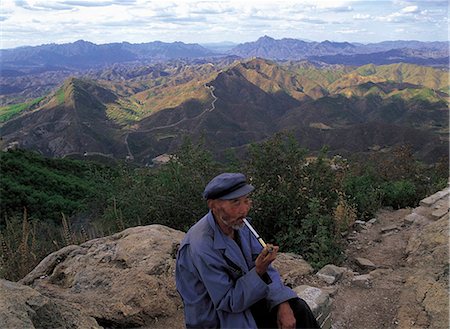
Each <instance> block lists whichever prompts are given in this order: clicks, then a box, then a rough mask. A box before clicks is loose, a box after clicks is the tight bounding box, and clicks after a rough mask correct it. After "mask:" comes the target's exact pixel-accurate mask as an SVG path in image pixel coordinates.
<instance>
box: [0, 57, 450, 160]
mask: <svg viewBox="0 0 450 329" xmlns="http://www.w3.org/2000/svg"><path fill="white" fill-rule="evenodd" d="M100 76H101V77H102V79H98V78H97V79H86V78H83V79H78V78H70V79H68V80H66V81H65V82H64V84H63V85H62V86H61V87H60V88H59V89H58V90H57V91H55V92H53V93H52V94H50V95H48V96H47V97H45V98H43V99H39V100H38V101H35V102H31V103H27V104H28V105H23V106H22V107H21V109H22V111H20V112H19V111H17V114H15V115H8V117H7V119H5V120H6V122H5V123H4V124H3V126H2V139H3V142H4V145H5V146H7V145H8V144H11V143H19V145H20V146H21V147H24V148H29V149H34V150H38V151H40V152H41V153H43V154H45V155H49V156H57V157H62V156H67V155H71V154H85V153H87V154H102V155H104V156H107V157H115V158H119V159H125V158H128V159H134V160H135V161H137V162H138V163H141V164H148V163H150V162H151V159H152V158H154V157H156V156H158V155H160V154H163V153H170V152H173V151H174V150H175V149H176V148H177V146H178V145H180V142H181V140H182V139H183V136H185V135H190V136H192V137H193V138H194V139H196V138H200V137H203V138H204V139H205V141H206V144H207V146H208V147H209V148H210V149H211V150H213V151H214V153H215V154H216V156H219V157H220V156H221V155H222V154H223V152H224V151H225V150H226V149H228V148H233V149H235V150H237V151H238V152H244V151H245V148H246V146H247V145H248V144H249V143H253V142H258V141H262V140H264V139H266V138H268V137H269V136H271V135H273V134H274V133H276V132H279V131H286V130H289V131H292V132H293V133H294V135H295V136H297V138H298V140H299V141H300V143H301V145H302V146H304V147H306V148H308V149H309V150H311V151H312V152H316V151H318V150H320V149H321V148H322V146H324V145H328V146H329V150H330V152H332V153H340V154H343V155H346V154H351V153H354V152H363V153H364V152H368V151H370V150H380V151H383V152H385V151H389V150H390V149H391V148H393V147H394V146H395V145H399V144H410V145H411V146H412V148H413V150H414V152H415V153H416V155H417V156H418V157H419V158H421V159H427V161H428V162H434V161H437V159H439V158H440V157H443V156H446V155H447V153H448V152H447V149H448V138H447V134H448V71H446V70H441V69H435V68H430V67H421V66H417V65H412V64H392V65H382V66H376V65H365V66H361V67H356V68H354V67H345V66H328V65H325V66H315V65H313V64H311V63H308V62H292V61H290V62H286V63H276V62H273V61H268V60H264V59H259V58H256V59H252V60H248V61H233V62H231V63H230V62H229V61H219V62H214V63H210V62H208V63H203V62H200V63H197V64H191V65H188V64H186V63H180V62H174V63H171V64H170V65H164V64H158V65H155V66H148V67H146V66H134V67H133V68H132V70H125V69H124V67H117V68H116V69H113V70H111V69H108V70H105V71H103V72H102V74H101V75H100ZM1 110H2V112H3V111H4V113H11V111H12V110H11V107H4V108H2V109H1ZM8 111H9V112H8Z"/></svg>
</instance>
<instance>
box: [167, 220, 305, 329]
mask: <svg viewBox="0 0 450 329" xmlns="http://www.w3.org/2000/svg"><path fill="white" fill-rule="evenodd" d="M238 232H239V235H240V240H241V246H242V252H241V249H240V248H239V246H238V245H237V243H236V242H235V241H234V240H232V239H230V238H229V237H227V236H226V235H225V234H224V233H223V232H222V231H221V230H220V228H219V226H218V225H217V224H216V222H215V221H214V217H213V215H212V213H211V212H209V213H208V214H206V215H205V216H204V217H203V218H202V219H200V220H199V221H198V222H197V223H196V224H195V225H194V226H192V227H191V229H190V230H189V231H188V232H187V234H186V236H185V237H184V239H183V241H182V242H181V245H180V249H179V251H178V255H177V264H176V272H175V275H176V284H177V290H178V292H179V293H180V295H181V297H182V299H183V303H184V315H185V321H186V327H187V328H230V329H231V328H233V329H235V328H257V326H256V323H255V320H254V319H253V316H252V313H251V311H250V306H251V305H253V304H254V303H256V302H257V301H258V300H260V299H262V298H266V299H267V300H268V301H269V303H270V307H271V308H272V307H274V306H276V305H278V304H280V303H282V302H284V301H286V300H288V299H291V298H295V297H297V295H296V293H295V292H294V291H292V290H291V289H290V288H288V287H286V286H284V285H283V284H282V282H281V279H280V275H279V274H278V272H277V271H276V270H275V269H274V268H273V267H272V266H269V270H268V272H267V273H268V275H269V277H270V280H269V281H267V282H268V283H266V282H265V281H264V280H263V279H262V278H261V277H260V276H259V275H258V274H257V273H256V271H255V262H254V260H255V259H256V257H257V256H258V254H259V253H260V252H261V250H262V247H261V245H260V244H259V242H258V241H257V240H256V238H255V237H254V236H253V235H252V233H251V232H250V230H249V229H248V228H247V227H246V226H244V227H243V228H241V229H240V230H239V231H238Z"/></svg>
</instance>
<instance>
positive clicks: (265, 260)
mask: <svg viewBox="0 0 450 329" xmlns="http://www.w3.org/2000/svg"><path fill="white" fill-rule="evenodd" d="M278 249H279V247H278V246H274V245H272V244H267V245H266V247H265V248H264V249H263V250H262V251H261V253H260V254H259V255H258V257H257V258H256V260H255V267H256V273H258V274H259V276H262V275H263V274H264V273H266V272H267V268H268V267H269V265H270V263H272V262H273V261H274V260H275V258H277V252H278Z"/></svg>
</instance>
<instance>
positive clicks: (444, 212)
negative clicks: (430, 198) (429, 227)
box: [431, 207, 448, 219]
mask: <svg viewBox="0 0 450 329" xmlns="http://www.w3.org/2000/svg"><path fill="white" fill-rule="evenodd" d="M447 214H448V207H441V208H438V209H436V210H434V211H433V212H432V213H431V217H432V218H433V219H439V218H441V217H444V216H445V215H447Z"/></svg>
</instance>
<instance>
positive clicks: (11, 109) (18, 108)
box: [0, 97, 44, 122]
mask: <svg viewBox="0 0 450 329" xmlns="http://www.w3.org/2000/svg"><path fill="white" fill-rule="evenodd" d="M43 99H44V97H39V98H36V99H34V100H32V101H31V102H28V103H20V104H13V105H8V106H4V107H0V122H6V121H8V120H9V119H11V118H13V117H15V116H16V115H18V114H20V113H21V112H23V111H26V110H30V109H32V108H33V107H34V106H35V105H37V104H39V102H40V101H42V100H43Z"/></svg>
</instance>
